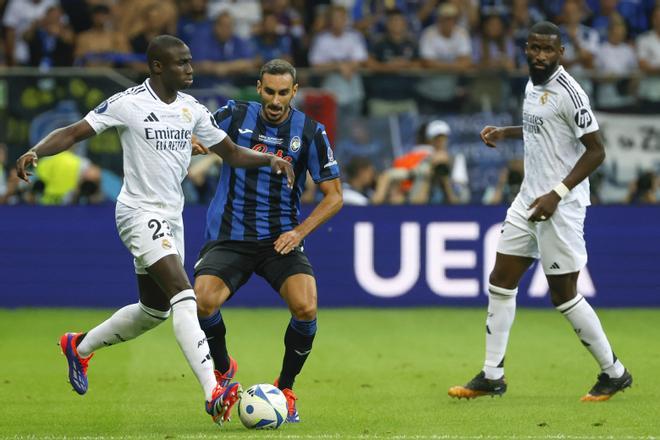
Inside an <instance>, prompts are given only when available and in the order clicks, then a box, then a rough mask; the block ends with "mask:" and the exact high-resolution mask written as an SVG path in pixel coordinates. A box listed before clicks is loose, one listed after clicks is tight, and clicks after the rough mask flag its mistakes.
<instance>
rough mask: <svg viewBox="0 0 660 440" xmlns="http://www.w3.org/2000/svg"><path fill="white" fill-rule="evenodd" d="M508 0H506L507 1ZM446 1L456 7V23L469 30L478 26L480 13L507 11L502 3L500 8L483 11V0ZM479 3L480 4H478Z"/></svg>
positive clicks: (502, 12)
mask: <svg viewBox="0 0 660 440" xmlns="http://www.w3.org/2000/svg"><path fill="white" fill-rule="evenodd" d="M496 1H497V2H498V3H501V0H496ZM508 1H509V0H507V3H508ZM447 2H448V3H452V4H453V5H454V6H456V8H457V9H458V21H457V24H458V25H459V26H460V27H462V28H463V29H466V30H468V31H471V30H473V29H478V28H479V17H480V15H490V14H493V13H494V14H498V15H501V14H504V13H506V12H508V10H509V8H508V6H506V5H504V6H503V7H500V8H495V9H491V10H487V11H484V10H483V6H484V5H483V3H484V0H481V1H479V0H447ZM480 3H481V4H480ZM491 11H492V12H491Z"/></svg>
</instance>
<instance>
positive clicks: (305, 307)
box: [290, 297, 317, 321]
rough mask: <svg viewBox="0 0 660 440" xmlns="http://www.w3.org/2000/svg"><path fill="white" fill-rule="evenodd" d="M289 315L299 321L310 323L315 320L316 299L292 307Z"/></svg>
mask: <svg viewBox="0 0 660 440" xmlns="http://www.w3.org/2000/svg"><path fill="white" fill-rule="evenodd" d="M290 309H291V310H290V311H291V315H293V317H294V318H296V319H297V320H299V321H311V320H312V319H314V318H316V312H317V306H316V297H315V298H313V299H310V300H308V301H304V302H301V303H298V304H295V305H292V306H291V308H290Z"/></svg>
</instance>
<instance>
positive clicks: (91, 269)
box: [0, 206, 660, 308]
mask: <svg viewBox="0 0 660 440" xmlns="http://www.w3.org/2000/svg"><path fill="white" fill-rule="evenodd" d="M505 212H506V208H505V207H485V206H462V207H457V206H454V207H447V206H415V207H412V206H404V207H391V206H378V207H365V208H363V207H344V208H343V210H342V211H341V212H340V213H339V214H338V215H337V217H335V218H334V219H332V220H331V221H330V222H329V223H327V224H325V225H323V226H321V228H319V229H318V230H317V231H315V232H314V233H313V234H312V235H311V236H310V237H309V238H308V239H307V240H306V243H305V250H306V252H307V254H308V255H309V258H310V260H311V261H312V264H313V265H314V269H315V271H316V275H317V279H318V288H319V303H320V305H321V307H347V306H364V307H394V306H396V307H400V306H404V307H406V306H443V305H450V306H479V305H483V304H485V303H486V301H487V298H486V296H485V292H484V289H485V283H486V282H487V278H488V272H489V267H490V265H491V264H492V261H493V257H494V252H495V250H494V249H495V245H496V242H497V237H498V235H499V231H500V223H501V221H502V219H503V218H504V215H505ZM204 217H205V209H204V208H203V207H196V206H192V207H188V208H187V209H186V211H185V213H184V221H185V227H186V268H187V269H188V270H189V272H190V269H191V267H192V265H193V264H194V262H195V260H196V259H197V253H198V251H199V249H200V248H201V246H202V244H203V228H204ZM659 218H660V207H655V206H647V207H644V206H628V207H623V206H595V207H591V208H589V210H588V214H587V221H586V225H585V230H586V240H587V246H588V251H589V263H588V264H587V270H586V271H584V272H583V274H582V276H581V278H580V283H579V284H580V286H579V287H580V291H581V293H583V294H584V295H586V296H589V297H590V301H591V302H592V303H593V304H594V305H597V306H611V307H620V306H624V307H628V306H630V307H633V306H634V307H657V306H660V276H658V261H660V226H658V222H657V219H659ZM0 219H1V220H0V307H10V308H12V307H25V306H30V307H31V306H48V307H64V306H67V307H69V306H74V307H118V306H121V305H123V304H127V303H131V302H134V301H135V299H136V298H137V294H136V282H135V276H134V274H133V263H132V258H131V257H130V255H129V253H128V251H127V250H126V249H125V248H124V246H123V244H122V243H121V241H120V240H119V237H118V236H117V233H116V229H115V224H114V207H111V206H94V207H48V208H46V207H29V206H17V207H0ZM519 304H520V305H524V306H532V307H535V306H544V307H549V306H550V301H549V297H548V292H547V283H546V282H545V279H544V277H543V274H542V271H541V270H540V269H539V268H538V267H537V266H535V267H533V268H532V269H530V271H529V273H528V274H527V275H526V276H525V278H524V280H523V282H522V284H521V286H520V292H519ZM228 305H235V306H248V307H255V306H261V307H270V306H282V302H281V300H280V298H279V296H278V295H277V294H276V293H274V292H273V291H272V290H271V289H270V287H269V286H268V285H267V284H266V283H265V282H264V281H263V280H261V279H260V278H258V277H256V276H255V277H253V278H252V280H250V282H249V283H248V284H246V285H245V286H244V287H243V288H242V289H241V290H240V291H239V293H238V294H237V295H235V296H234V297H233V298H232V299H231V301H230V303H229V304H228Z"/></svg>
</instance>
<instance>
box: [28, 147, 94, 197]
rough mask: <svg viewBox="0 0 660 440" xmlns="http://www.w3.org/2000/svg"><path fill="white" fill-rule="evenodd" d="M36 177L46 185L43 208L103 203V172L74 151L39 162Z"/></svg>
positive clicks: (44, 187)
mask: <svg viewBox="0 0 660 440" xmlns="http://www.w3.org/2000/svg"><path fill="white" fill-rule="evenodd" d="M35 174H36V177H37V179H38V180H39V181H40V182H41V183H42V184H43V195H42V196H41V199H40V201H39V202H40V203H41V204H43V205H69V204H77V203H79V202H80V203H82V204H90V203H99V202H101V201H102V200H103V195H102V193H101V191H100V186H101V169H100V168H99V167H97V166H96V165H94V164H93V163H91V161H90V160H89V159H86V158H83V157H81V156H78V155H77V154H75V153H74V152H72V151H68V150H67V151H64V152H62V153H59V154H57V155H55V156H51V157H46V158H42V159H40V160H39V167H38V168H36V169H35Z"/></svg>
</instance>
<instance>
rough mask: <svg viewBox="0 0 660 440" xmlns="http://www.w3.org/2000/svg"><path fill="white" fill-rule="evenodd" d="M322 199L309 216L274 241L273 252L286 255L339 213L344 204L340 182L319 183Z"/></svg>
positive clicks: (335, 180)
mask: <svg viewBox="0 0 660 440" xmlns="http://www.w3.org/2000/svg"><path fill="white" fill-rule="evenodd" d="M319 189H320V190H321V192H322V193H323V199H321V201H320V202H319V204H318V205H316V207H315V208H314V210H313V211H312V212H311V214H309V216H308V217H307V218H306V219H305V220H304V221H303V222H302V223H301V224H299V225H298V226H296V227H295V228H294V229H292V230H290V231H287V232H285V233H283V234H282V235H280V236H279V237H278V238H277V240H275V243H274V245H275V251H276V252H279V253H280V254H288V253H289V252H291V251H292V250H293V249H295V248H296V246H298V245H299V244H300V242H301V241H302V240H303V239H304V238H305V237H307V236H308V235H309V234H310V233H311V232H312V231H313V230H314V229H316V228H318V227H319V226H320V225H322V224H323V223H325V222H327V221H328V220H330V218H332V216H334V215H335V214H337V212H339V210H340V209H341V207H342V205H343V204H344V198H343V196H342V194H341V181H340V180H339V178H336V179H331V180H326V181H323V182H321V183H319Z"/></svg>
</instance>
